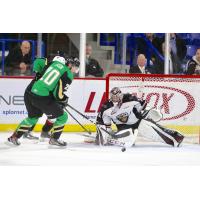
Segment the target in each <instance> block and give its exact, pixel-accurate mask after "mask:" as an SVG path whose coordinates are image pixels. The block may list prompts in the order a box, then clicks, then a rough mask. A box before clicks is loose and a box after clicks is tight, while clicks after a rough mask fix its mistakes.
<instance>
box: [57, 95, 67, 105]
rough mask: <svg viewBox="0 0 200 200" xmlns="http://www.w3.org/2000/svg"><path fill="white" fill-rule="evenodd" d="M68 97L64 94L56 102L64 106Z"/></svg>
mask: <svg viewBox="0 0 200 200" xmlns="http://www.w3.org/2000/svg"><path fill="white" fill-rule="evenodd" d="M68 99H69V97H68V96H66V95H65V96H64V97H63V99H62V100H59V101H58V103H59V104H60V105H61V106H62V107H63V108H65V107H66V106H67V104H68Z"/></svg>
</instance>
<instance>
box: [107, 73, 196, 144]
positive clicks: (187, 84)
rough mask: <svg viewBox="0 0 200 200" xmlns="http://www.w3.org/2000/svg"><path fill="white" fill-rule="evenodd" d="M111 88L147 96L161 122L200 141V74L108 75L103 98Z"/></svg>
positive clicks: (193, 140) (189, 137)
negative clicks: (161, 115) (159, 113)
mask: <svg viewBox="0 0 200 200" xmlns="http://www.w3.org/2000/svg"><path fill="white" fill-rule="evenodd" d="M113 87H119V88H120V89H121V90H122V92H123V93H131V94H133V95H136V96H137V97H139V98H143V99H146V101H147V102H148V105H149V106H150V107H157V108H159V109H160V110H161V112H162V113H163V119H162V121H160V123H161V124H162V125H164V126H166V127H168V128H173V129H176V130H178V131H180V132H182V133H183V134H184V135H185V136H186V141H188V142H192V143H200V76H199V75H195V76H186V75H159V74H155V75H153V74H108V75H107V77H106V97H107V98H109V91H110V90H111V89H112V88H113Z"/></svg>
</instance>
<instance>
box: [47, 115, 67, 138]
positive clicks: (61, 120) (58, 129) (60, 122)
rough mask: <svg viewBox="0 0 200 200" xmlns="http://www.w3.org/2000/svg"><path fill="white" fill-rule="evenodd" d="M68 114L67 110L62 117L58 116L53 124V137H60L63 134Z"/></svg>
mask: <svg viewBox="0 0 200 200" xmlns="http://www.w3.org/2000/svg"><path fill="white" fill-rule="evenodd" d="M67 119H68V115H67V113H66V112H64V113H63V115H61V116H60V117H58V118H57V119H56V121H55V123H54V125H53V130H52V135H51V137H52V138H54V139H59V137H60V135H61V134H62V131H63V128H64V126H65V123H66V122H67Z"/></svg>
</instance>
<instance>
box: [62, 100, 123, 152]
mask: <svg viewBox="0 0 200 200" xmlns="http://www.w3.org/2000/svg"><path fill="white" fill-rule="evenodd" d="M67 106H68V107H69V108H71V109H72V110H74V111H75V112H77V113H78V114H79V115H81V116H82V117H83V118H85V119H87V120H88V121H90V122H91V123H92V124H94V125H95V126H97V124H96V123H95V122H93V121H92V120H91V119H89V118H88V117H87V116H85V115H84V114H82V113H81V112H79V111H78V110H77V109H75V108H74V107H72V106H71V105H69V104H67ZM65 109H66V108H65ZM98 129H101V130H103V131H105V132H106V133H107V134H108V135H110V136H112V135H111V134H110V133H109V132H108V131H107V130H106V129H104V128H102V127H98ZM85 136H86V137H90V136H89V135H85ZM91 138H93V137H91ZM108 142H109V144H115V145H118V146H120V147H122V149H121V151H122V152H124V151H126V147H125V146H124V145H125V143H122V142H119V141H118V140H116V139H110V140H109V141H108Z"/></svg>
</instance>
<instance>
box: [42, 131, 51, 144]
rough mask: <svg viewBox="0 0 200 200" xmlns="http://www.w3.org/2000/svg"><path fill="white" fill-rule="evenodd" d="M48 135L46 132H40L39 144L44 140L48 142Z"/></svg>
mask: <svg viewBox="0 0 200 200" xmlns="http://www.w3.org/2000/svg"><path fill="white" fill-rule="evenodd" d="M49 138H50V134H49V132H47V131H42V132H41V134H40V142H44V141H46V140H49Z"/></svg>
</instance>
